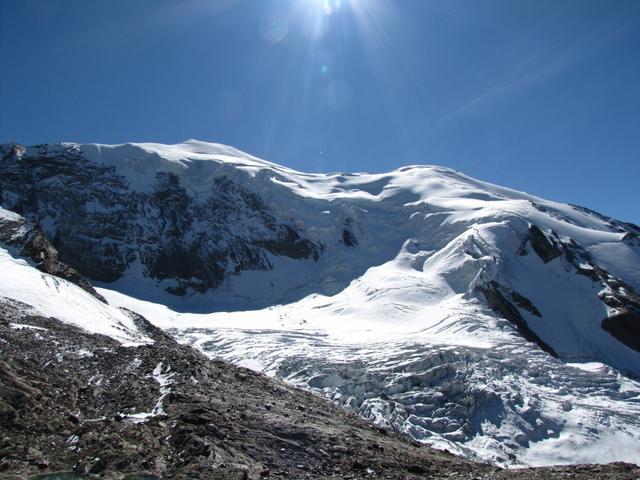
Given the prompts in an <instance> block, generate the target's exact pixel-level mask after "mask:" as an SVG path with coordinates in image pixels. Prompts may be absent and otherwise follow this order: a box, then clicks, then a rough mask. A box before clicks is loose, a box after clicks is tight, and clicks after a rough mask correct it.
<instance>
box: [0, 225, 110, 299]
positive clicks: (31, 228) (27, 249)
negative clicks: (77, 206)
mask: <svg viewBox="0 0 640 480" xmlns="http://www.w3.org/2000/svg"><path fill="white" fill-rule="evenodd" d="M0 243H4V244H5V245H7V246H9V247H13V248H15V249H16V250H17V253H18V254H19V255H21V256H23V257H27V258H29V259H31V260H32V261H33V262H34V263H35V266H36V268H37V269H38V270H40V271H42V272H45V273H48V274H50V275H55V276H56V277H60V278H64V279H65V280H68V281H70V282H71V283H75V284H76V285H78V286H79V287H80V288H82V289H83V290H85V291H87V292H89V293H90V294H91V295H93V296H94V297H96V298H97V299H98V300H100V301H101V302H105V299H104V298H103V297H102V295H100V294H99V293H98V292H96V291H95V289H94V288H93V287H92V286H91V284H90V283H89V282H88V281H87V279H86V278H85V277H84V276H83V275H82V274H80V273H79V272H78V271H77V270H75V269H73V268H71V267H70V266H68V265H67V264H65V263H64V262H61V261H60V258H59V255H58V251H57V250H56V249H55V247H54V246H53V245H51V243H50V242H49V240H47V238H46V237H45V236H44V235H43V234H42V231H41V230H40V229H39V228H38V227H37V226H36V225H33V224H31V223H29V222H25V221H24V220H15V221H14V220H3V219H0Z"/></svg>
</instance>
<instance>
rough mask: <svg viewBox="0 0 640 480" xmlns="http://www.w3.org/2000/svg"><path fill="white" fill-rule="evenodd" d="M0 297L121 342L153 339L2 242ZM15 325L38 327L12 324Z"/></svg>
mask: <svg viewBox="0 0 640 480" xmlns="http://www.w3.org/2000/svg"><path fill="white" fill-rule="evenodd" d="M6 212H7V211H6V210H2V211H0V215H2V216H3V217H4V218H7V217H8V215H7V213H6ZM18 218H19V217H18ZM0 297H5V298H9V299H13V300H17V301H19V302H22V303H25V304H27V305H29V306H31V307H32V308H33V310H34V311H35V313H38V314H40V315H43V316H47V317H55V318H57V319H59V320H61V321H63V322H66V323H69V324H72V325H75V326H77V327H80V328H82V329H84V330H86V331H88V332H91V333H99V334H102V335H107V336H109V337H112V338H114V339H116V340H118V341H120V342H121V343H122V344H124V345H140V344H143V343H151V342H152V340H151V339H149V338H148V337H146V336H145V335H143V334H141V333H140V332H139V331H138V329H137V328H136V326H135V325H134V323H133V321H132V320H131V319H130V318H129V317H128V316H127V315H126V314H124V313H123V312H122V311H121V310H119V309H118V308H116V307H113V306H111V305H106V304H104V303H102V302H100V301H98V300H97V299H96V298H94V297H93V296H91V295H90V294H89V293H87V292H85V291H84V290H82V289H81V288H80V287H78V286H76V285H74V284H73V283H71V282H68V281H66V280H63V279H61V278H58V277H54V276H52V275H49V274H46V273H43V272H40V271H38V270H37V269H35V268H34V267H33V266H31V265H30V264H29V263H28V262H27V261H26V260H24V259H21V258H16V257H14V256H12V254H11V253H10V252H9V250H7V249H6V248H4V247H3V246H2V244H0ZM14 328H38V327H32V326H30V325H21V324H14Z"/></svg>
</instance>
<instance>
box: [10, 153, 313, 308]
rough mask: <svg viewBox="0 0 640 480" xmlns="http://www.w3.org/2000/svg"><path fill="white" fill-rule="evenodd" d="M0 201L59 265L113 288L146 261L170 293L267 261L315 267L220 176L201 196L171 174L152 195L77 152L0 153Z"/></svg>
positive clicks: (287, 231)
mask: <svg viewBox="0 0 640 480" xmlns="http://www.w3.org/2000/svg"><path fill="white" fill-rule="evenodd" d="M0 158H1V160H0V169H1V170H2V172H3V175H2V176H1V177H0V202H1V203H2V205H3V206H4V207H6V208H7V209H10V210H12V211H14V212H17V213H19V214H21V215H23V216H24V217H25V218H26V219H27V220H29V221H31V222H34V223H35V224H37V225H39V226H40V227H41V228H42V231H43V233H44V234H45V235H46V237H47V238H49V239H51V243H52V244H53V245H54V246H55V248H56V249H57V251H58V252H59V256H60V259H61V261H63V262H65V263H67V264H68V265H70V266H71V267H73V268H75V269H76V270H78V271H80V272H82V273H83V274H84V275H86V276H87V277H89V278H91V279H94V280H98V281H105V282H110V281H114V280H117V279H118V278H119V277H120V276H121V275H122V273H123V272H124V271H125V270H127V269H128V268H129V267H131V266H132V265H134V264H135V263H136V262H139V263H140V264H141V265H142V266H143V269H144V272H145V275H147V276H149V277H151V278H154V279H157V280H167V279H168V280H172V284H171V285H170V286H169V287H167V290H168V291H169V292H170V293H173V294H176V295H180V294H184V293H186V292H187V291H189V290H193V291H197V292H205V291H207V290H209V289H211V288H216V287H218V286H219V285H221V284H222V282H223V281H224V279H225V278H226V276H228V275H233V274H236V273H239V272H241V271H244V270H269V269H271V268H272V266H271V263H270V262H269V259H268V256H267V255H268V254H269V253H270V254H273V255H278V256H287V257H290V258H294V259H309V260H314V259H315V260H317V259H318V258H319V256H320V254H321V252H322V246H321V245H318V244H315V243H313V242H311V241H310V240H308V239H306V238H304V234H303V232H301V231H299V230H298V229H296V228H295V227H293V226H292V225H290V224H288V223H287V222H286V221H284V220H283V219H279V218H278V217H277V213H274V212H271V211H270V210H269V209H268V207H267V206H266V205H265V203H264V202H263V200H262V199H261V197H260V196H258V195H257V194H256V193H253V192H251V191H249V190H248V189H247V188H245V187H243V186H241V185H240V184H238V183H235V182H233V181H231V180H230V179H228V178H226V177H224V176H222V177H219V178H217V179H216V180H215V181H214V182H213V183H212V185H211V191H210V192H208V193H206V194H204V195H200V196H198V197H194V196H192V195H190V194H189V193H188V192H187V190H186V189H185V187H184V186H183V185H182V184H181V181H180V178H179V177H178V176H176V175H175V174H173V173H170V172H158V173H157V175H156V181H155V183H154V184H153V185H152V186H151V188H150V190H149V191H148V192H139V191H133V190H130V189H129V185H128V183H127V180H126V179H125V178H124V177H122V176H119V175H117V174H116V173H115V169H114V168H113V167H107V166H104V165H100V164H97V163H94V162H91V161H89V160H87V159H86V158H84V157H83V156H82V154H81V152H80V151H79V150H78V149H77V147H75V146H58V147H55V148H54V147H47V146H42V147H40V148H39V150H37V151H36V150H34V149H28V150H25V149H20V148H18V147H15V146H14V147H12V148H7V147H4V149H0Z"/></svg>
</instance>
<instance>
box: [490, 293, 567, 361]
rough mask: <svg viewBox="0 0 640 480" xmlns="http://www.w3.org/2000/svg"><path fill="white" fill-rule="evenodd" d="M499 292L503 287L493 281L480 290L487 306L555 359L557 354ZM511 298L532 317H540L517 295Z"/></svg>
mask: <svg viewBox="0 0 640 480" xmlns="http://www.w3.org/2000/svg"><path fill="white" fill-rule="evenodd" d="M501 290H504V287H501V286H500V284H498V283H497V282H495V281H491V282H489V284H488V285H486V286H485V287H483V288H481V289H480V291H481V292H482V294H483V295H484V298H485V299H486V301H487V305H489V306H490V307H491V308H493V309H494V310H496V311H497V312H499V313H500V314H501V315H502V316H503V317H504V318H506V319H507V320H509V321H510V322H511V323H512V324H513V325H514V326H515V327H516V329H517V330H518V332H519V333H520V335H522V336H523V337H524V338H525V339H526V340H528V341H529V342H533V343H535V344H537V345H538V346H539V347H540V348H541V349H542V350H544V351H545V352H547V353H548V354H549V355H552V356H554V357H557V356H558V354H557V353H556V352H555V350H554V349H553V348H551V347H550V346H549V345H548V344H547V343H545V342H544V341H543V340H542V339H541V338H540V337H539V336H538V335H537V334H536V333H535V332H534V331H533V330H531V328H529V326H528V325H527V322H526V320H525V319H524V318H523V316H522V314H521V313H520V312H519V311H518V309H517V308H516V307H515V305H513V303H511V302H510V301H509V300H507V298H506V296H505V295H503V293H502V291H501ZM511 296H512V298H514V301H516V302H518V303H519V304H521V305H523V308H525V309H530V311H531V312H532V313H533V314H534V315H537V316H541V315H540V312H539V311H538V309H537V308H536V307H535V306H533V304H531V302H530V301H529V300H528V299H526V298H524V297H523V296H522V295H519V294H517V293H515V295H514V294H513V293H512V295H511ZM516 299H517V300H516ZM534 312H535V313H534Z"/></svg>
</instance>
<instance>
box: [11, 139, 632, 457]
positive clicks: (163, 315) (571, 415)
mask: <svg viewBox="0 0 640 480" xmlns="http://www.w3.org/2000/svg"><path fill="white" fill-rule="evenodd" d="M1 158H2V163H1V165H0V166H1V167H2V169H3V172H6V174H5V175H3V177H2V178H1V179H0V193H1V195H2V198H1V199H2V204H3V206H4V207H5V208H7V209H9V210H13V211H15V212H18V213H20V214H21V215H23V216H25V217H26V218H27V219H28V220H29V221H31V222H34V223H36V224H37V225H38V226H39V228H41V230H42V231H43V232H44V234H45V235H46V236H47V237H48V238H49V239H50V240H51V242H52V243H53V245H54V246H55V247H56V249H58V251H59V252H60V257H61V258H62V259H63V260H64V261H66V262H68V263H69V264H70V265H71V266H72V267H74V268H75V269H77V270H78V271H80V272H81V273H83V274H85V275H87V276H88V277H89V278H91V279H93V280H94V281H97V282H99V284H100V285H101V286H102V287H103V288H102V289H99V292H100V294H101V295H103V296H105V297H106V298H107V299H108V300H109V301H110V302H111V303H114V304H116V305H122V306H126V307H127V308H129V309H131V310H134V311H138V312H141V313H143V314H144V315H145V316H146V317H147V318H149V319H150V320H151V321H152V322H154V323H155V324H157V325H159V326H162V327H163V328H166V329H169V330H170V331H171V332H172V334H174V335H175V336H176V337H177V338H180V339H181V340H182V341H185V342H191V343H192V344H194V345H196V346H198V347H199V348H201V349H202V350H203V351H205V352H207V353H208V354H210V355H212V356H220V357H224V358H227V359H230V360H232V361H235V362H237V363H241V364H243V365H245V366H250V367H252V368H257V369H259V370H262V371H265V372H268V373H271V374H274V375H277V376H280V377H282V378H286V379H288V380H290V381H292V382H294V383H296V384H298V385H301V386H305V387H307V388H312V389H316V390H318V391H322V392H323V393H325V394H326V395H328V396H330V397H331V398H333V399H334V400H336V401H338V402H340V403H342V404H344V405H348V406H350V407H351V408H353V409H354V410H355V411H357V412H359V413H360V414H361V415H363V416H365V417H367V418H370V419H372V420H373V421H375V422H377V423H378V424H380V425H384V426H391V427H394V428H396V429H397V430H399V431H402V432H404V433H406V434H408V435H410V436H412V437H413V438H415V439H418V440H420V441H425V442H427V443H430V444H432V445H437V446H442V447H446V448H449V449H452V450H455V451H457V452H459V453H462V454H465V455H469V456H477V457H479V458H482V459H486V460H490V461H493V462H496V463H498V464H503V465H511V464H516V465H517V464H544V463H558V462H559V463H566V462H578V461H582V460H583V459H584V458H587V457H588V458H589V460H593V459H594V458H595V459H596V460H600V461H610V460H616V459H627V460H632V461H634V460H635V461H637V459H638V458H640V450H638V448H637V446H636V445H638V442H637V441H638V439H640V426H639V423H638V420H637V418H639V417H638V413H640V400H639V398H640V385H639V384H638V383H637V382H636V381H634V380H632V378H637V377H638V376H639V375H640V353H639V352H638V350H640V341H639V340H638V339H639V338H640V330H639V326H640V298H639V297H638V295H637V292H638V291H639V290H640V276H639V274H638V272H640V242H639V235H640V229H639V228H638V227H637V226H635V225H631V224H627V223H624V222H620V221H616V220H614V219H609V218H606V217H603V216H601V215H599V214H597V213H595V212H592V211H590V210H587V209H584V208H580V207H574V206H570V205H564V204H559V203H555V202H549V201H545V200H542V199H539V198H537V197H534V196H531V195H527V194H524V193H521V192H516V191H513V190H509V189H506V188H502V187H497V186H495V185H490V184H487V183H485V182H480V181H477V180H474V179H471V178H469V177H466V176H464V175H462V174H460V173H458V172H455V171H452V170H450V169H446V168H442V167H433V166H414V167H405V168H402V169H399V170H396V171H394V172H389V173H385V174H342V173H336V174H330V175H320V174H304V173H300V172H295V171H292V170H290V169H287V168H284V167H280V166H277V165H275V164H271V163H269V162H265V161H262V160H259V159H256V158H254V157H251V156H249V155H247V154H244V153H242V152H239V151H237V150H235V149H232V148H230V147H225V146H221V145H216V144H206V143H203V142H197V141H188V142H185V143H183V144H179V145H174V146H165V145H157V144H126V145H118V146H105V145H75V144H62V145H48V146H38V147H29V148H23V147H19V146H9V145H7V146H5V147H3V150H2V152H1ZM100 282H101V283H100ZM587 425H588V427H587ZM621 447H622V448H621ZM596 453H597V456H596Z"/></svg>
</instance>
